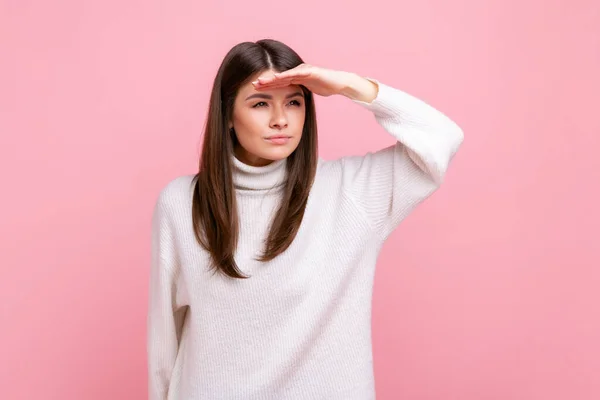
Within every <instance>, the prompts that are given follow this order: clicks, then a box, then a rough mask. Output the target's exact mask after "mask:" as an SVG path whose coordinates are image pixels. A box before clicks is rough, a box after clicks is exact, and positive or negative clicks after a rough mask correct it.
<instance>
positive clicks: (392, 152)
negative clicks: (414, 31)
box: [148, 82, 463, 400]
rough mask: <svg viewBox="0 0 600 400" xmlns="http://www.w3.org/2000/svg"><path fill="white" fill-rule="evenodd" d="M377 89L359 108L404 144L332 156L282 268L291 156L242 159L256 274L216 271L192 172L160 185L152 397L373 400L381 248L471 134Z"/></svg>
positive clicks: (247, 264)
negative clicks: (276, 239)
mask: <svg viewBox="0 0 600 400" xmlns="http://www.w3.org/2000/svg"><path fill="white" fill-rule="evenodd" d="M378 84H379V93H378V96H377V98H376V99H375V100H374V101H373V102H372V103H368V104H367V103H363V102H359V101H355V103H356V104H359V105H361V106H363V107H364V108H366V109H367V110H370V111H371V112H372V113H373V114H374V116H375V118H376V120H377V122H378V123H379V124H380V125H381V126H382V127H383V129H384V130H385V131H387V132H388V133H389V134H391V135H392V136H393V137H394V138H395V139H396V140H397V143H396V144H395V145H393V146H390V147H388V148H385V149H382V150H380V151H378V152H374V153H369V154H367V155H365V156H360V157H358V156H355V157H344V158H341V159H338V160H333V161H325V160H322V159H320V160H319V165H318V170H317V175H316V179H315V182H314V185H313V187H312V190H311V194H310V197H309V201H308V204H307V208H306V213H305V216H304V219H303V222H302V225H301V227H300V230H299V232H298V235H297V236H296V238H295V240H294V242H293V243H292V245H291V246H290V247H289V248H288V250H287V251H285V252H284V253H283V254H281V255H280V256H278V257H277V258H275V259H274V260H272V261H270V262H267V263H261V262H258V261H256V260H255V258H256V257H257V256H258V255H259V254H260V251H261V250H262V249H263V246H264V239H265V238H266V236H267V233H268V231H267V230H268V228H269V224H270V222H271V218H272V217H273V215H274V213H275V211H276V210H277V207H278V203H279V201H280V199H281V189H282V187H283V186H282V184H283V183H284V182H285V179H286V174H285V163H286V160H282V161H277V162H274V163H272V164H270V165H268V166H266V167H251V166H248V165H245V164H243V163H241V162H240V161H238V160H237V159H235V160H234V166H235V171H234V183H235V186H236V189H237V190H236V195H237V204H238V212H239V215H240V237H239V244H238V249H237V252H236V256H235V258H236V260H237V263H238V265H239V267H240V269H241V270H242V271H243V272H244V273H245V274H247V275H250V276H251V277H250V278H249V279H246V280H238V279H231V278H226V277H224V276H222V275H221V274H218V273H217V274H215V273H214V272H212V271H210V270H209V269H208V262H209V256H208V253H206V252H205V251H204V250H203V249H202V248H201V247H200V246H199V245H198V244H197V243H196V239H195V237H194V233H193V228H192V214H191V198H192V197H191V195H192V191H191V188H192V185H191V183H192V176H182V177H178V178H176V179H174V180H173V181H172V182H170V183H169V184H168V185H166V187H165V188H164V189H163V190H162V192H161V193H160V196H159V199H158V201H157V204H156V208H155V212H154V216H153V225H152V265H151V277H150V299H149V309H148V357H149V392H150V399H151V400H159V399H160V400H165V399H170V400H173V399H177V400H192V399H194V400H195V399H202V400H204V399H208V400H217V399H223V400H230V399H236V400H287V399H290V400H292V399H293V400H302V399H310V400H316V399H323V400H325V399H326V400H338V399H339V400H354V399H356V400H369V399H374V398H375V388H374V376H373V364H372V347H371V296H372V288H373V277H374V272H375V263H376V259H377V255H378V253H379V251H380V248H381V246H382V244H383V242H384V240H385V239H386V238H387V237H388V236H389V234H390V233H391V232H392V231H393V230H394V229H395V228H396V227H397V226H398V224H399V223H400V222H401V221H402V219H404V218H405V217H406V216H407V215H408V214H409V213H410V211H411V210H413V209H414V208H415V206H417V205H418V204H419V203H420V202H422V201H423V200H424V199H426V198H427V197H428V196H430V195H431V194H432V193H433V192H434V191H435V190H436V189H437V188H438V187H439V185H440V184H441V182H442V180H443V178H444V174H445V172H446V169H447V167H448V164H449V162H450V160H451V159H452V157H453V155H454V154H455V152H456V151H457V149H458V147H459V146H460V144H461V143H462V141H463V133H462V131H461V129H460V128H459V127H458V126H457V125H456V124H455V123H454V122H453V121H451V120H450V119H448V118H447V117H446V116H445V115H443V114H442V113H440V112H439V111H437V110H435V109H434V108H432V107H431V106H429V105H427V104H426V103H424V102H423V101H421V100H419V99H417V98H415V97H412V96H410V95H408V94H406V93H404V92H402V91H400V90H397V89H394V88H391V87H389V86H386V85H384V84H382V83H379V82H378ZM353 134H363V135H371V134H374V132H363V133H355V132H353ZM375 134H376V132H375Z"/></svg>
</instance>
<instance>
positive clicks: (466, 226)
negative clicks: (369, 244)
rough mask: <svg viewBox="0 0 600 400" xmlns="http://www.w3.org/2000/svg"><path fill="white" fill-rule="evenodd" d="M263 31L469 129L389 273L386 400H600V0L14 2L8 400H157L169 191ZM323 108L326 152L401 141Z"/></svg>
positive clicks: (338, 105) (389, 248) (334, 106)
mask: <svg viewBox="0 0 600 400" xmlns="http://www.w3.org/2000/svg"><path fill="white" fill-rule="evenodd" d="M206 3H209V5H206ZM336 3H337V4H336ZM264 36H271V37H275V38H278V39H280V40H283V41H285V42H287V43H289V44H290V45H291V46H292V47H294V48H296V49H297V50H298V51H299V52H300V53H301V55H302V56H303V57H304V58H305V59H306V61H307V62H310V63H314V64H318V65H323V66H326V67H331V68H338V69H345V70H351V71H355V72H358V73H360V74H363V75H367V76H371V77H375V78H377V79H380V80H382V81H384V82H386V83H388V84H391V85H394V86H397V87H399V88H402V89H404V90H406V91H409V92H411V93H413V94H416V95H418V96H420V97H422V98H424V99H425V100H427V101H429V102H431V103H432V104H433V105H435V106H437V107H438V108H440V109H442V110H443V111H445V112H446V113H448V114H449V115H450V116H451V117H452V118H453V119H455V120H456V121H457V122H458V123H459V124H460V125H461V126H462V127H463V128H464V130H465V133H466V140H465V144H464V146H463V148H462V149H461V152H460V153H459V155H458V156H457V157H456V158H455V161H454V163H453V166H452V168H451V171H450V173H449V175H448V178H447V181H446V184H445V185H444V187H443V189H442V190H440V191H439V192H438V193H437V194H436V195H435V196H434V197H432V198H431V199H430V201H428V202H426V203H425V204H423V206H422V207H420V208H419V209H418V211H416V212H415V213H414V214H413V215H412V216H411V217H410V218H408V219H407V220H406V221H405V223H404V224H403V225H402V226H401V228H400V229H399V230H398V231H397V232H396V233H395V234H394V235H393V236H392V237H391V238H390V240H389V242H388V243H387V245H386V246H385V248H384V250H383V254H382V257H381V259H380V260H381V261H380V263H379V266H378V273H377V278H376V284H375V289H376V294H375V299H374V321H373V324H374V350H375V370H376V371H375V372H376V380H377V391H378V399H381V400H387V399H390V400H392V399H427V400H440V399H443V400H450V399H460V400H481V399H486V400H487V399H498V400H500V399H502V400H507V399H511V400H512V399H527V400H532V399H544V400H554V399H557V400H558V399H598V398H600V344H599V343H600V341H599V338H600V311H599V302H600V295H599V294H598V293H599V291H598V288H599V287H600V268H599V267H600V257H599V255H598V250H597V249H596V248H595V246H597V242H598V235H599V233H598V228H599V226H600V213H598V212H597V211H596V210H594V208H597V205H598V204H600V193H599V186H598V185H599V183H600V173H599V167H600V162H599V160H598V155H597V154H598V147H599V146H600V140H599V136H600V119H599V114H600V102H599V100H600V99H599V96H598V94H599V93H600V74H599V73H598V72H599V71H600V3H598V2H597V1H592V0H588V1H585V0H571V1H551V2H550V1H542V0H536V1H534V0H529V1H524V2H522V1H516V0H512V1H500V0H496V1H493V2H489V1H478V0H458V1H441V0H437V1H427V2H418V1H410V2H408V1H401V2H398V1H391V0H390V1H386V2H382V1H379V2H368V4H360V3H358V2H356V3H351V2H347V1H338V2H335V3H334V2H331V1H316V0H305V1H303V2H301V3H297V2H296V3H294V2H292V3H287V2H280V1H277V2H275V1H263V2H258V3H256V2H245V1H239V2H236V4H235V5H233V4H231V2H223V3H221V4H220V5H219V2H216V1H211V2H207V1H191V0H188V1H176V2H166V1H147V0H146V1H141V0H138V1H135V0H129V1H123V0H119V1H116V0H111V1H81V0H71V1H68V0H62V1H53V2H44V1H37V2H36V1H26V0H2V1H0V50H1V54H0V60H1V61H0V149H1V152H2V155H1V157H0V163H1V168H0V174H1V175H0V177H1V182H2V188H3V189H2V196H1V201H2V210H3V212H2V222H1V224H0V243H2V247H1V252H2V269H1V273H2V275H1V276H0V293H1V296H2V308H1V310H0V311H1V314H0V316H1V329H0V335H1V336H0V343H1V344H0V360H1V362H0V391H1V392H0V398H2V399H7V400H8V399H11V400H12V399H86V400H96V399H97V400H105V399H114V400H117V399H142V398H144V397H145V396H146V364H145V362H146V360H145V311H146V296H147V275H148V263H149V217H150V213H151V209H152V206H153V204H154V200H155V196H156V194H157V191H158V190H159V188H161V187H162V185H164V184H165V183H166V182H167V181H168V180H170V179H172V178H173V177H175V176H177V175H180V174H187V173H193V172H194V170H195V168H196V160H197V155H198V146H199V136H200V131H201V129H202V124H203V118H204V113H205V110H206V105H207V100H208V90H209V88H210V85H211V81H212V78H213V74H214V73H215V70H216V68H217V66H218V63H219V62H220V60H221V57H222V56H223V55H224V53H225V52H226V50H227V49H228V48H229V47H230V46H232V45H233V44H234V43H236V42H238V41H242V40H256V39H259V38H262V37H264ZM318 107H319V118H320V131H321V142H320V143H321V150H322V155H323V156H325V157H334V156H341V155H344V154H351V153H364V152H365V151H367V150H373V149H377V148H379V147H381V146H384V145H387V144H390V138H389V137H388V136H387V135H386V134H385V133H383V132H382V131H381V129H378V128H377V126H376V125H375V123H374V121H373V120H372V118H371V116H370V115H368V114H367V113H365V112H362V111H360V110H359V109H358V108H353V107H354V106H353V105H352V104H350V103H349V102H348V101H346V100H345V99H342V98H328V99H319V101H318ZM349 110H351V112H349ZM352 110H353V111H352ZM594 206H596V207H594Z"/></svg>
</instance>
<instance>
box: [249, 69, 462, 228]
mask: <svg viewBox="0 0 600 400" xmlns="http://www.w3.org/2000/svg"><path fill="white" fill-rule="evenodd" d="M253 84H254V86H255V88H256V90H268V89H270V88H277V87H282V86H286V85H290V84H298V85H304V86H305V87H307V88H308V89H309V90H310V91H312V92H313V93H315V94H318V95H321V96H330V95H335V94H338V95H343V96H346V97H348V98H350V99H352V100H353V101H355V102H356V103H358V104H361V105H362V106H364V107H365V108H367V109H369V110H370V111H372V112H373V114H374V116H375V118H376V120H377V122H378V123H379V124H380V125H381V126H382V127H383V128H384V129H385V130H386V131H387V132H388V133H389V134H391V135H392V136H393V137H394V138H395V139H396V144H395V145H394V146H391V147H388V148H386V149H383V150H380V151H378V152H375V153H369V154H367V155H366V156H364V157H345V158H342V159H341V160H339V162H340V163H341V170H342V186H343V190H344V191H345V192H346V193H347V194H348V196H349V197H350V198H352V199H353V200H354V202H355V203H356V205H357V207H358V209H359V210H360V211H361V212H362V213H363V214H364V215H365V216H366V217H367V218H368V219H369V220H370V221H371V222H372V226H373V227H374V229H376V230H377V231H378V232H379V233H380V235H381V237H382V238H386V237H387V236H388V235H389V234H390V233H391V231H392V230H393V229H394V228H395V227H396V226H397V225H398V224H399V223H400V221H401V220H402V219H403V218H405V217H406V216H407V215H408V214H409V213H410V211H412V209H413V208H414V207H416V206H417V205H418V204H419V203H420V202H421V201H423V200H425V199H426V198H427V197H428V196H430V195H431V194H432V193H433V192H434V191H435V190H436V189H437V188H438V187H439V185H440V184H441V183H442V181H443V179H444V175H445V174H446V170H447V168H448V165H449V163H450V160H451V159H452V157H453V156H454V154H455V153H456V151H457V150H458V148H459V147H460V145H461V143H462V141H463V132H462V130H461V129H460V127H458V125H456V124H455V123H454V122H453V121H452V120H450V119H449V118H448V117H446V116H445V115H444V114H442V113H441V112H439V111H438V110H436V109H434V108H433V107H431V106H429V105H428V104H426V103H425V102H423V101H421V100H419V99H417V98H415V97H412V96H410V95H409V94H407V93H404V92H402V91H400V90H398V89H394V88H392V87H389V86H386V85H383V84H380V83H378V82H376V81H372V80H369V79H366V78H363V77H360V76H359V75H356V74H353V73H349V72H344V71H334V70H330V69H325V68H320V67H315V66H312V65H307V64H302V65H300V66H298V67H296V68H293V69H291V70H288V71H285V72H282V73H275V74H267V75H266V76H261V77H259V78H258V80H257V81H255V82H253Z"/></svg>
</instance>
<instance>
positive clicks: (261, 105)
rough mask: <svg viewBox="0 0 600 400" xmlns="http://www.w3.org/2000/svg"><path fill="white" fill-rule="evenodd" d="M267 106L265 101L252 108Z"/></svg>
mask: <svg viewBox="0 0 600 400" xmlns="http://www.w3.org/2000/svg"><path fill="white" fill-rule="evenodd" d="M266 105H267V103H265V102H264V101H259V102H258V103H256V104H255V105H253V106H252V108H258V107H265V106H266Z"/></svg>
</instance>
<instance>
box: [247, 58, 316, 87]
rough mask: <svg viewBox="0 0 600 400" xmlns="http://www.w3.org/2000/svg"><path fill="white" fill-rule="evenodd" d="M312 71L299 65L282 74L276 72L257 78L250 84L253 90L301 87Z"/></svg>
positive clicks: (304, 65) (308, 67)
mask: <svg viewBox="0 0 600 400" xmlns="http://www.w3.org/2000/svg"><path fill="white" fill-rule="evenodd" d="M311 74H312V71H311V68H310V66H309V65H307V64H301V65H299V66H297V67H295V68H292V69H289V70H287V71H284V72H276V73H274V74H271V73H269V74H267V75H264V76H261V77H259V78H258V79H257V80H256V81H254V82H252V84H253V85H254V87H255V89H257V90H260V89H277V88H281V87H285V86H289V85H301V84H303V83H304V82H305V81H306V80H307V79H308V78H310V77H311Z"/></svg>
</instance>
